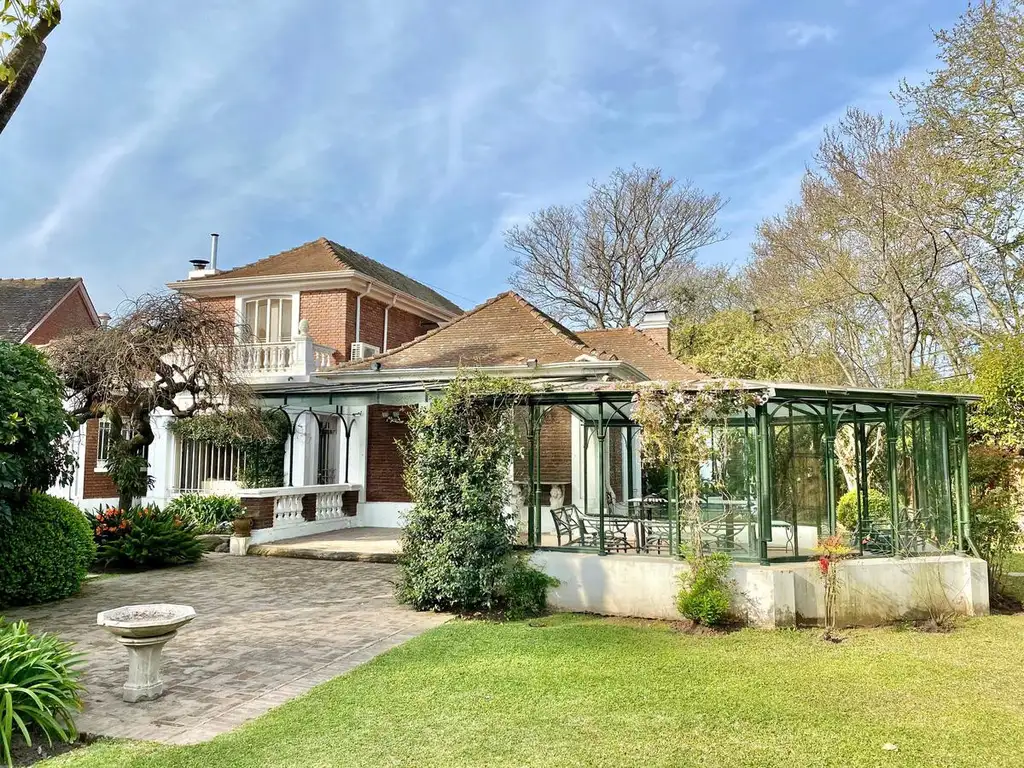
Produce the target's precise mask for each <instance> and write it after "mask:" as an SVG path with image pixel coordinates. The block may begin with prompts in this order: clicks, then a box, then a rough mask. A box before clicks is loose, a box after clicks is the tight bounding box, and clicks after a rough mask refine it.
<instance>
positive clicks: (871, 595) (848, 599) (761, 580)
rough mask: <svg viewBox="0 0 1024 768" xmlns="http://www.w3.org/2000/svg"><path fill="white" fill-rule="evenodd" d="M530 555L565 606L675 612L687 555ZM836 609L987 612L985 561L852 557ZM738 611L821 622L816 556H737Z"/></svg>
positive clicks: (841, 612) (868, 617) (864, 616)
mask: <svg viewBox="0 0 1024 768" xmlns="http://www.w3.org/2000/svg"><path fill="white" fill-rule="evenodd" d="M531 561H532V562H533V563H534V564H535V565H536V566H537V567H539V568H541V569H542V570H544V571H545V572H546V573H548V574H549V575H551V576H553V577H554V578H556V579H558V581H559V586H558V587H556V588H554V589H552V590H551V591H550V592H549V593H548V594H549V602H550V604H551V606H552V607H553V608H555V609H556V610H562V611H582V612H589V613H601V614H610V615H618V616H641V617H646V618H652V619H678V618H679V617H680V616H679V612H678V611H677V610H676V593H677V592H678V589H679V575H680V574H681V573H683V572H685V570H686V567H687V566H686V564H685V563H684V562H681V561H678V560H673V559H670V558H663V557H645V556H640V555H637V556H633V555H619V556H616V555H607V556H603V557H602V556H600V555H595V554H585V553H575V552H549V551H537V552H534V553H533V554H532V555H531ZM839 567H840V569H841V571H840V579H841V584H842V586H841V591H840V597H839V605H838V606H837V616H838V620H839V623H840V624H843V625H847V626H854V625H874V624H882V623H887V622H890V621H895V620H897V619H900V618H925V617H927V616H929V615H933V614H935V613H938V612H943V613H944V612H950V611H953V612H956V613H960V614H964V615H968V616H977V615H982V614H987V613H988V609H989V603H988V600H989V597H988V576H987V572H986V569H985V562H984V561H983V560H979V559H977V558H970V557H960V556H957V555H943V556H929V557H915V558H905V559H903V558H900V559H896V558H871V559H855V560H848V561H846V562H844V563H842V564H841V565H840V566H839ZM731 577H732V580H733V582H734V594H735V601H734V605H735V612H736V615H737V618H739V619H741V620H743V621H745V622H747V623H749V624H751V625H754V626H760V627H769V628H774V627H792V626H797V625H799V624H820V623H822V622H823V621H824V613H825V596H824V589H823V587H822V582H821V577H820V575H819V573H818V564H817V563H816V562H807V563H786V564H779V565H769V566H764V565H759V564H748V563H736V564H735V565H734V566H733V568H732V571H731Z"/></svg>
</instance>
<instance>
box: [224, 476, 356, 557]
mask: <svg viewBox="0 0 1024 768" xmlns="http://www.w3.org/2000/svg"><path fill="white" fill-rule="evenodd" d="M361 487H362V486H360V485H357V484H353V483H339V484H335V485H304V486H286V487H281V488H239V489H238V490H237V491H235V493H236V494H237V495H238V498H239V500H240V501H241V502H242V506H243V507H245V510H246V514H247V516H248V517H250V518H251V519H252V538H253V542H254V543H263V542H268V541H275V540H278V539H288V538H294V537H296V536H307V535H310V534H313V533H320V532H322V531H329V530H337V529H339V528H347V527H351V526H354V525H355V524H356V506H357V504H358V503H359V490H360V488H361Z"/></svg>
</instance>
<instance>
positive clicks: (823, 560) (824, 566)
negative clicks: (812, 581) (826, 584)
mask: <svg viewBox="0 0 1024 768" xmlns="http://www.w3.org/2000/svg"><path fill="white" fill-rule="evenodd" d="M831 564H832V563H831V561H830V560H829V559H828V558H827V557H819V558H818V567H819V568H820V569H821V572H822V574H824V575H826V576H827V575H828V569H829V566H830V565H831Z"/></svg>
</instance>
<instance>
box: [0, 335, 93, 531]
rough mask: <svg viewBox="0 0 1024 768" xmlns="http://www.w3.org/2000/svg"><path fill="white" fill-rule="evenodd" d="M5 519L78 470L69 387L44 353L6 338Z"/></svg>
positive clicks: (1, 387) (1, 390)
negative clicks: (32, 495)
mask: <svg viewBox="0 0 1024 768" xmlns="http://www.w3.org/2000/svg"><path fill="white" fill-rule="evenodd" d="M0 403H3V418H2V419H0V518H6V517H10V515H11V512H12V510H13V509H14V508H16V507H20V506H22V505H24V504H25V501H26V498H27V496H28V494H29V492H31V491H45V490H46V489H47V488H49V487H50V486H52V485H54V483H56V482H57V481H60V480H65V479H67V478H68V477H70V476H71V473H72V472H73V471H74V466H75V460H74V456H73V455H72V453H71V451H70V450H69V443H68V440H69V438H70V434H71V427H72V420H71V417H70V416H68V414H67V413H66V412H65V411H64V387H63V386H62V385H61V383H60V381H59V380H58V379H57V376H56V374H55V373H54V372H53V370H52V369H51V368H50V366H49V364H48V363H47V362H46V358H44V357H43V355H42V353H41V352H39V350H37V349H35V348H34V347H31V346H28V345H24V344H11V343H9V342H0Z"/></svg>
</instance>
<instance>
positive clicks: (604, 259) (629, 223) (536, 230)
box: [505, 166, 724, 328]
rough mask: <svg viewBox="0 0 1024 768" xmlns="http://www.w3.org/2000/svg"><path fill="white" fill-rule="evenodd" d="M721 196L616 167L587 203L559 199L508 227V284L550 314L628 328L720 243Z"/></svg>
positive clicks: (647, 171)
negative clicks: (699, 255) (678, 275)
mask: <svg viewBox="0 0 1024 768" xmlns="http://www.w3.org/2000/svg"><path fill="white" fill-rule="evenodd" d="M723 205H724V201H723V200H722V199H721V197H719V196H718V195H717V194H710V195H709V194H706V193H704V192H703V191H702V190H700V189H698V188H697V187H695V186H694V185H693V184H691V183H690V182H688V181H677V180H676V179H674V178H672V177H666V176H663V175H662V173H661V170H660V169H658V168H639V167H637V166H633V167H632V168H630V169H623V168H619V169H616V170H615V171H614V172H613V173H612V175H611V177H610V178H609V179H608V180H606V181H600V182H599V181H596V180H595V181H593V182H591V184H590V194H589V196H588V197H587V199H586V200H584V201H583V202H582V203H579V204H577V205H571V206H570V205H554V206H551V207H549V208H544V209H542V210H540V211H537V212H536V213H534V214H533V215H531V216H530V221H529V223H528V224H525V225H522V226H515V227H512V228H511V229H509V230H508V231H507V232H505V243H506V245H507V247H508V248H509V249H510V250H511V251H513V252H514V253H515V254H516V256H515V257H514V259H513V264H514V266H515V269H516V271H515V273H514V274H513V275H512V277H511V279H510V282H511V284H512V287H513V288H515V289H516V290H517V291H519V292H520V293H522V294H523V295H524V296H525V297H526V298H528V299H529V300H530V301H532V302H534V303H535V304H536V305H537V306H538V307H540V308H541V309H543V310H545V311H547V312H549V313H551V314H552V315H553V316H555V317H557V318H559V319H560V320H563V321H565V322H569V323H572V324H575V325H585V326H590V327H597V328H607V327H612V326H622V325H631V324H633V323H634V322H636V321H638V320H639V319H640V318H641V316H642V315H643V313H644V311H646V310H647V309H650V308H651V307H650V305H651V303H652V302H653V301H656V300H657V301H660V300H661V299H662V296H663V293H664V291H665V288H666V286H667V284H668V281H669V278H670V277H671V275H672V273H673V271H674V270H677V269H679V268H681V267H684V266H686V265H687V264H690V263H692V261H693V259H694V254H695V253H696V252H697V251H698V250H700V249H701V248H703V247H704V246H706V245H710V244H711V243H715V242H718V241H719V240H721V239H722V233H721V230H719V228H718V225H717V224H716V217H717V216H718V213H719V211H721V209H722V206H723Z"/></svg>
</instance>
